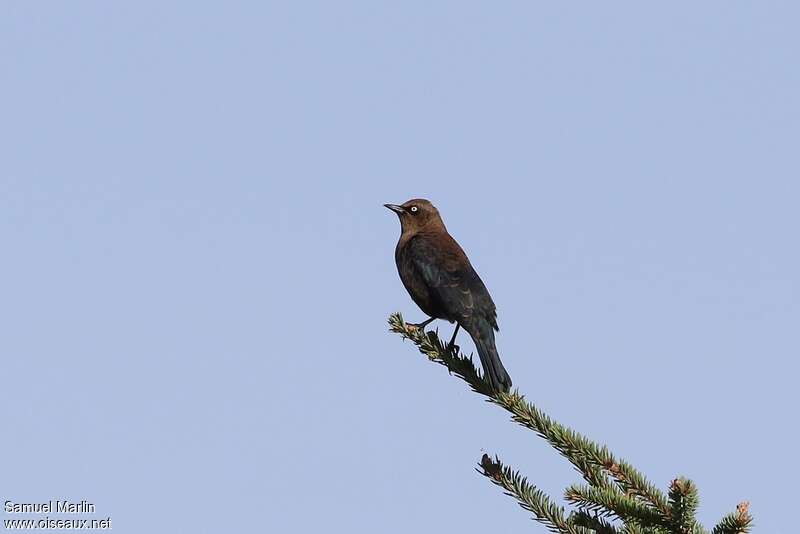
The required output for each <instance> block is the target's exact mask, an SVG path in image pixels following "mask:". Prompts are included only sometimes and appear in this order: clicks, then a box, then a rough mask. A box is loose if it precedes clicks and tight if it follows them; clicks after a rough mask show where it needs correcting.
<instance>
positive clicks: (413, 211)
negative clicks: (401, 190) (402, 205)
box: [411, 206, 419, 213]
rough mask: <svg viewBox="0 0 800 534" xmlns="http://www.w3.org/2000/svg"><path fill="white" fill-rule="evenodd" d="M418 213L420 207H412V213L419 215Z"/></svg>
mask: <svg viewBox="0 0 800 534" xmlns="http://www.w3.org/2000/svg"><path fill="white" fill-rule="evenodd" d="M417 211H419V208H418V207H416V206H411V213H417Z"/></svg>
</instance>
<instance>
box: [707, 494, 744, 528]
mask: <svg viewBox="0 0 800 534" xmlns="http://www.w3.org/2000/svg"><path fill="white" fill-rule="evenodd" d="M752 526H753V516H751V515H750V503H749V502H747V501H744V502H740V503H739V504H738V505H736V511H735V512H732V513H730V514H728V515H726V516H725V517H723V518H722V521H720V522H719V523H718V524H717V526H715V527H714V530H712V531H711V534H746V533H747V532H750V528H751V527H752Z"/></svg>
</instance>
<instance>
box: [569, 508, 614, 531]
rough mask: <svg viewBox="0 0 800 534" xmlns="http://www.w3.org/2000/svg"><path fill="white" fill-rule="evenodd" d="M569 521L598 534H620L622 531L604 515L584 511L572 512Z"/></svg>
mask: <svg viewBox="0 0 800 534" xmlns="http://www.w3.org/2000/svg"><path fill="white" fill-rule="evenodd" d="M567 521H569V522H571V523H572V524H574V525H578V526H582V527H585V528H588V529H590V530H593V531H594V532H596V534H620V530H619V529H618V528H617V527H616V526H614V525H612V524H611V523H610V522H608V521H607V520H606V519H605V518H604V517H603V516H602V515H599V514H592V513H589V512H586V511H584V510H578V511H576V512H572V513H571V514H570V516H569V517H568V518H567Z"/></svg>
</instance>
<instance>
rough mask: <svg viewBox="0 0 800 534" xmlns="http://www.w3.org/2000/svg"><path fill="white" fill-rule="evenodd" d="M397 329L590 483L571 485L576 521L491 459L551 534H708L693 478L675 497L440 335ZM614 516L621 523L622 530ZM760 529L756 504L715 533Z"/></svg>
mask: <svg viewBox="0 0 800 534" xmlns="http://www.w3.org/2000/svg"><path fill="white" fill-rule="evenodd" d="M389 326H390V328H389V329H390V331H392V332H395V333H398V334H400V335H401V336H402V337H403V338H404V339H409V340H411V341H412V342H413V343H414V344H415V345H416V346H417V348H418V349H419V351H420V352H421V353H422V354H425V355H426V356H427V357H428V359H429V360H431V361H433V362H436V363H438V364H439V365H442V366H444V367H446V368H447V369H448V371H449V372H450V374H455V375H456V376H458V377H459V378H461V379H462V380H464V381H465V382H466V383H467V384H469V386H470V387H471V388H472V390H473V391H475V392H476V393H479V394H481V395H483V396H484V397H486V400H487V401H488V402H491V403H492V404H496V405H498V406H500V407H502V408H504V409H505V410H506V411H508V412H509V413H510V414H511V419H512V420H513V421H514V422H516V423H518V424H520V425H522V426H524V427H526V428H528V429H530V430H533V431H534V432H535V433H536V434H538V435H539V436H540V437H542V438H544V439H545V440H546V441H547V442H548V443H549V444H550V445H551V446H552V447H553V448H554V449H556V450H557V451H558V452H559V453H560V454H561V455H562V456H564V457H565V458H566V459H567V460H569V462H570V463H572V465H573V466H574V467H575V468H576V470H577V471H578V472H580V473H581V475H582V476H583V478H584V480H585V481H586V482H587V483H588V484H589V485H588V486H585V485H574V486H570V487H569V488H568V489H567V491H566V495H565V496H566V500H567V501H568V502H570V503H572V504H574V505H575V506H576V507H577V510H575V511H573V512H572V513H571V514H570V515H569V517H565V516H564V509H563V508H561V507H560V506H558V505H556V504H555V503H554V502H553V501H552V500H551V499H550V498H549V497H548V496H547V495H545V494H544V493H543V492H542V491H541V490H539V489H538V488H536V486H533V485H532V484H530V483H528V481H527V479H526V478H525V477H524V476H522V475H521V474H520V473H519V472H517V471H514V470H512V469H511V468H509V467H507V466H504V465H503V464H502V463H501V462H500V460H499V459H497V458H496V459H495V460H492V459H491V458H490V457H489V456H488V455H484V456H483V459H482V460H481V463H480V466H481V467H482V471H481V473H482V474H483V475H484V476H486V477H487V478H489V479H491V480H492V482H493V483H495V484H496V485H498V486H500V487H502V488H503V489H504V490H505V491H506V493H507V494H508V495H510V496H512V497H514V498H515V499H516V500H517V501H518V502H519V504H520V506H522V507H523V508H525V509H526V510H529V511H531V512H532V513H533V514H534V516H535V519H536V520H537V521H539V522H541V523H544V524H545V525H546V526H547V527H548V528H549V529H550V530H551V531H553V532H557V533H572V534H591V533H596V534H707V531H706V530H705V529H704V528H703V527H702V526H701V525H700V524H699V523H698V522H697V521H696V519H695V513H696V510H697V506H698V503H699V497H698V492H697V488H696V487H695V485H694V484H693V483H692V482H691V481H690V480H688V479H685V478H677V479H675V480H673V482H672V484H671V485H670V487H669V492H668V495H667V494H665V493H664V492H663V491H661V490H660V489H658V488H657V487H656V486H654V485H653V484H652V483H650V482H649V481H648V480H647V478H646V477H645V476H644V475H643V474H641V473H640V472H639V471H638V470H636V469H635V468H634V467H633V466H631V465H630V464H629V463H627V462H625V461H624V460H622V459H618V458H616V457H615V456H614V455H613V454H612V453H611V452H610V451H609V450H608V448H607V447H605V446H604V445H599V444H597V443H595V442H593V441H591V440H589V439H588V438H586V437H585V436H583V435H582V434H579V433H577V432H575V431H574V430H572V429H570V428H567V427H565V426H564V425H561V424H560V423H558V422H556V421H554V420H553V419H551V418H550V417H549V416H547V415H546V414H545V413H544V412H542V411H541V410H539V409H538V408H537V407H536V406H535V405H533V404H532V403H530V402H528V401H527V400H526V399H525V397H524V395H522V394H520V393H519V390H517V389H514V390H513V391H512V392H495V391H493V390H492V389H491V388H490V387H489V385H488V384H487V383H486V382H484V380H483V378H482V376H481V374H480V373H479V371H478V370H477V369H476V367H475V365H474V363H473V361H472V358H471V357H468V356H465V355H463V354H461V353H460V352H459V350H458V347H453V348H450V347H446V346H445V345H444V344H443V343H442V342H441V341H440V340H439V337H438V335H437V332H425V331H424V330H421V329H419V328H417V327H416V326H414V325H410V324H407V323H406V322H405V321H404V320H403V317H402V315H400V314H399V313H394V314H392V315H391V316H390V317H389ZM607 518H613V519H614V520H615V521H619V522H620V523H621V524H619V525H617V524H615V523H613V522H611V521H609V520H607ZM751 526H752V517H751V516H750V513H749V509H748V504H747V503H746V502H745V503H741V504H739V506H737V507H736V512H734V513H732V514H729V515H727V516H725V517H724V518H723V519H722V520H721V521H720V523H719V524H718V525H717V526H716V527H714V529H713V531H712V534H747V533H748V532H749V531H750V528H751Z"/></svg>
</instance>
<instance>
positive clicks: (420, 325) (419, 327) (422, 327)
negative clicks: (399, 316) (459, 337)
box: [406, 317, 434, 333]
mask: <svg viewBox="0 0 800 534" xmlns="http://www.w3.org/2000/svg"><path fill="white" fill-rule="evenodd" d="M433 320H434V318H433V317H431V318H430V319H428V320H427V321H422V322H421V323H406V325H407V326H411V327H413V328H416V329H417V330H422V332H423V333H424V332H425V327H426V326H428V325H429V324H431V322H432V321H433Z"/></svg>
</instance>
